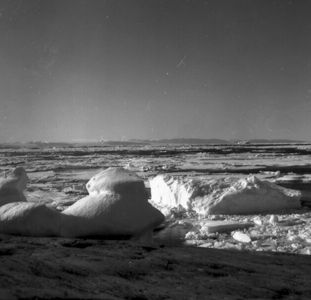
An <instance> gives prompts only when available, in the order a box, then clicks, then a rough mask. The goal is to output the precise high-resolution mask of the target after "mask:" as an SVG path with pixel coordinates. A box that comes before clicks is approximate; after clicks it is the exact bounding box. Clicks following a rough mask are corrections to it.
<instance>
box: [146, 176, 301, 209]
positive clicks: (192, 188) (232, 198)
mask: <svg viewBox="0 0 311 300" xmlns="http://www.w3.org/2000/svg"><path fill="white" fill-rule="evenodd" d="M149 182H150V188H151V199H152V202H154V203H155V205H156V206H157V207H158V208H159V209H160V210H161V211H162V212H163V213H164V214H165V213H167V211H169V210H170V209H172V208H183V209H185V210H186V211H189V212H190V211H194V212H196V213H198V214H200V215H209V214H213V215H217V214H228V215H232V214H257V213H264V212H271V211H280V210H284V209H293V208H295V209H296V208H301V202H300V199H301V192H300V191H296V190H290V189H286V188H283V187H280V186H278V185H275V184H273V183H271V182H269V181H265V180H263V181H261V180H259V179H258V178H257V177H256V176H253V175H251V176H249V177H247V178H243V179H240V180H237V181H235V182H232V181H230V180H227V179H223V180H218V181H217V180H194V179H191V178H178V177H174V176H170V175H157V176H156V177H153V178H150V179H149Z"/></svg>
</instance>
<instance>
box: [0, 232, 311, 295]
mask: <svg viewBox="0 0 311 300" xmlns="http://www.w3.org/2000/svg"><path fill="white" fill-rule="evenodd" d="M0 239H1V243H0V266H1V267H0V298H1V299H42V298H44V299H67V298H68V299H78V298H79V299H132V300H134V299H135V300H144V299H154V300H162V299H187V300H190V299H310V298H311V256H310V255H294V254H285V253H275V252H271V253H267V252H260V253H258V252H256V253H254V252H241V251H236V252H232V251H231V252H230V251H226V250H217V249H209V248H194V247H168V246H163V245H144V244H134V243H131V242H129V241H104V240H83V239H61V238H28V237H16V236H15V237H13V236H8V235H0Z"/></svg>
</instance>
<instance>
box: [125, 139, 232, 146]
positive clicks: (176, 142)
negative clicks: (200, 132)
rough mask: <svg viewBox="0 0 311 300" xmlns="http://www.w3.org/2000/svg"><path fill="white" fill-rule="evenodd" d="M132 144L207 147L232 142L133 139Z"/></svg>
mask: <svg viewBox="0 0 311 300" xmlns="http://www.w3.org/2000/svg"><path fill="white" fill-rule="evenodd" d="M129 141H131V142H139V143H146V144H179V145H205V144H231V143H232V142H231V141H227V140H221V139H190V138H189V139H187V138H180V139H178V138H175V139H160V140H137V139H131V140H129Z"/></svg>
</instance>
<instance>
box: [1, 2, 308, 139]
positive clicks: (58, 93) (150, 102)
mask: <svg viewBox="0 0 311 300" xmlns="http://www.w3.org/2000/svg"><path fill="white" fill-rule="evenodd" d="M310 11H311V1H309V0H290V1H287V0H276V1H273V0H196V1H195V0H189V1H187V0H66V1H64V0H27V1H24V0H0V36H1V41H0V142H27V141H49V142H52V141H67V142H74V141H99V140H129V139H168V138H202V139H212V138H218V139H227V140H234V139H242V140H247V139H292V140H304V141H310V140H311V117H310V113H311V54H310V53H311V18H310Z"/></svg>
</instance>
